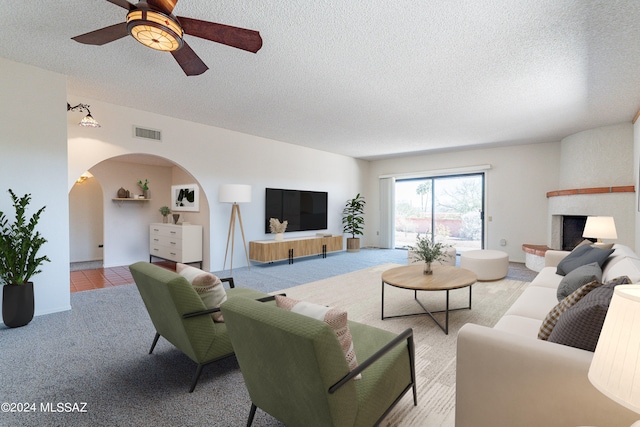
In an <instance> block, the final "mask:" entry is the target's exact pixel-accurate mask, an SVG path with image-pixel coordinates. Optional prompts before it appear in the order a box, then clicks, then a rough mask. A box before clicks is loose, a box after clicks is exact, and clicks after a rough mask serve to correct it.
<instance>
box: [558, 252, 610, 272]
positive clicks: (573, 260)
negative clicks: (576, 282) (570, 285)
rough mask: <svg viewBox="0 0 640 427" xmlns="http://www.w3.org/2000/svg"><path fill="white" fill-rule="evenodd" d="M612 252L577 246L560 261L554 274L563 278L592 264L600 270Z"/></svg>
mask: <svg viewBox="0 0 640 427" xmlns="http://www.w3.org/2000/svg"><path fill="white" fill-rule="evenodd" d="M612 252H613V249H599V248H594V247H593V246H589V245H582V246H578V247H577V248H575V249H574V250H573V251H571V253H570V254H569V255H567V256H566V257H565V258H564V259H563V260H562V261H560V263H559V264H558V268H557V270H556V273H557V274H560V275H562V276H564V275H566V274H569V273H570V272H571V271H573V270H575V269H576V268H578V267H580V266H583V265H586V264H591V263H592V262H597V263H598V265H599V266H600V268H602V265H603V264H604V262H605V261H606V260H607V257H608V256H609V255H611V253H612Z"/></svg>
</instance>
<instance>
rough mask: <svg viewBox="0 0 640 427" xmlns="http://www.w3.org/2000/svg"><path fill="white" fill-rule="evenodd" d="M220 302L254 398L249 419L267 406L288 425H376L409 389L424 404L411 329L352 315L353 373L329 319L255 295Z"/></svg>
mask: <svg viewBox="0 0 640 427" xmlns="http://www.w3.org/2000/svg"><path fill="white" fill-rule="evenodd" d="M221 308H222V313H223V315H224V317H225V321H226V322H227V328H228V332H229V336H230V337H231V342H232V343H233V347H234V349H235V351H236V358H237V359H238V363H239V364H240V370H241V371H242V375H243V377H244V380H245V384H246V386H247V389H248V391H249V396H250V397H251V402H252V403H251V410H250V412H249V419H248V421H247V426H251V424H252V422H253V418H254V416H255V412H256V408H260V409H262V410H263V411H265V412H267V413H269V414H271V415H272V416H273V417H275V418H276V419H278V420H279V421H281V422H282V423H284V424H285V425H287V426H288V427H298V426H299V427H312V426H322V427H328V426H336V427H345V426H363V427H365V426H366V427H371V426H377V425H378V424H379V423H380V422H381V421H382V420H383V419H384V417H385V416H386V415H387V414H388V413H389V411H390V410H391V409H392V408H393V407H394V406H395V405H396V403H398V402H399V401H400V399H401V398H402V397H403V396H404V394H405V393H407V392H408V391H409V390H410V389H413V404H414V405H417V404H418V401H417V393H416V383H415V362H414V359H415V349H414V344H413V330H412V329H407V330H405V331H404V332H403V333H401V334H400V335H396V334H394V333H392V332H388V331H384V330H382V329H378V328H375V327H373V326H369V325H364V324H361V323H356V322H352V321H350V322H349V329H350V331H351V335H352V336H353V345H354V349H355V352H356V358H357V359H358V363H359V365H358V367H357V368H356V369H355V370H353V371H352V372H349V367H348V365H347V362H346V360H345V357H344V353H343V352H342V349H341V348H340V344H339V342H338V339H337V338H336V336H335V332H334V331H333V330H332V329H331V327H330V326H329V325H327V324H326V323H325V322H323V321H321V320H316V319H313V318H310V317H307V316H303V315H301V314H298V313H294V312H291V311H287V310H284V309H281V308H278V307H276V306H275V305H273V304H261V303H259V302H256V301H253V300H251V299H248V298H234V299H231V300H228V301H226V302H225V303H223V304H222V307H221ZM359 373H361V374H362V379H359V380H353V377H354V376H356V375H357V374H359Z"/></svg>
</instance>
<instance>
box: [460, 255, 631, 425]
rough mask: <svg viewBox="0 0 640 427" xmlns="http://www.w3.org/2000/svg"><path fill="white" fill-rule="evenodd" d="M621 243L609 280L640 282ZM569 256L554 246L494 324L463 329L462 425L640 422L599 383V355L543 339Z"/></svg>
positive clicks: (605, 274)
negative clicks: (592, 369)
mask: <svg viewBox="0 0 640 427" xmlns="http://www.w3.org/2000/svg"><path fill="white" fill-rule="evenodd" d="M613 248H614V252H613V253H612V254H611V255H610V256H609V257H608V259H607V260H606V262H605V264H604V265H603V266H602V267H603V269H602V282H606V281H609V280H611V279H613V278H616V277H619V276H623V275H626V276H628V277H629V278H630V279H631V281H632V282H633V283H636V282H640V260H639V259H638V257H637V255H636V254H635V253H634V252H633V251H632V250H631V249H630V248H629V247H626V246H623V245H614V247H613ZM568 254H569V252H564V251H547V252H546V255H545V267H544V268H543V269H542V270H541V271H540V272H539V274H538V275H537V276H536V278H535V279H534V280H533V281H532V282H531V284H530V286H528V287H527V289H525V291H524V292H523V293H522V295H521V296H520V297H519V298H518V299H517V300H516V301H515V302H514V304H513V305H512V306H511V308H510V309H509V310H508V311H507V312H506V313H505V314H504V316H503V317H502V318H501V319H500V320H499V321H498V323H497V324H496V325H495V326H494V327H493V328H488V327H484V326H479V325H475V324H466V325H465V326H463V327H462V328H461V329H460V331H459V334H458V348H457V370H456V427H472V426H473V427H501V426H504V427H515V426H517V427H523V426H536V427H538V426H545V427H552V426H558V427H569V426H571V427H574V426H597V427H607V426H611V427H620V426H629V425H631V424H632V423H633V422H634V421H636V420H638V419H640V415H638V414H635V413H634V412H632V411H630V410H628V409H626V408H624V407H622V406H620V405H618V404H617V403H615V402H613V401H612V400H610V399H609V398H607V397H606V396H604V395H603V394H601V393H600V392H599V391H598V390H596V389H595V388H594V387H593V386H592V385H591V383H590V382H589V379H588V378H587V372H588V370H589V365H590V363H591V359H592V357H593V353H592V352H590V351H586V350H581V349H577V348H574V347H569V346H565V345H562V344H556V343H553V342H549V341H544V340H540V339H538V332H539V330H540V326H541V324H542V322H543V320H544V319H545V317H546V316H547V314H548V313H549V311H550V310H551V309H553V308H554V307H555V306H556V304H558V298H557V295H556V293H557V288H558V285H559V284H560V281H561V280H562V276H560V275H558V274H556V266H557V265H558V263H559V262H560V261H561V260H562V259H563V258H564V257H565V256H567V255H568Z"/></svg>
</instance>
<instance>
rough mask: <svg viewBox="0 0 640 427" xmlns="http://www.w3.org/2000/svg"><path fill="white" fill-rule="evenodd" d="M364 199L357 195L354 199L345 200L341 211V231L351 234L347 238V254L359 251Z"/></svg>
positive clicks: (362, 227) (362, 226)
mask: <svg viewBox="0 0 640 427" xmlns="http://www.w3.org/2000/svg"><path fill="white" fill-rule="evenodd" d="M364 205H365V201H364V197H363V196H361V195H360V193H358V195H357V196H356V197H354V198H353V199H351V200H347V204H346V205H345V207H344V209H343V211H342V215H343V216H342V229H343V231H344V232H345V233H347V234H351V237H347V252H358V251H360V238H359V237H356V236H362V234H363V229H364Z"/></svg>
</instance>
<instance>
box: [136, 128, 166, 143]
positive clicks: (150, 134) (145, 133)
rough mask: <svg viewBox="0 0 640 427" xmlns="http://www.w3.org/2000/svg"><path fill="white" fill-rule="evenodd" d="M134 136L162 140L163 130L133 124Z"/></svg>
mask: <svg viewBox="0 0 640 427" xmlns="http://www.w3.org/2000/svg"><path fill="white" fill-rule="evenodd" d="M133 136H135V137H136V138H145V139H153V140H154V141H162V132H160V131H159V130H155V129H146V128H141V127H139V126H136V125H133Z"/></svg>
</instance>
